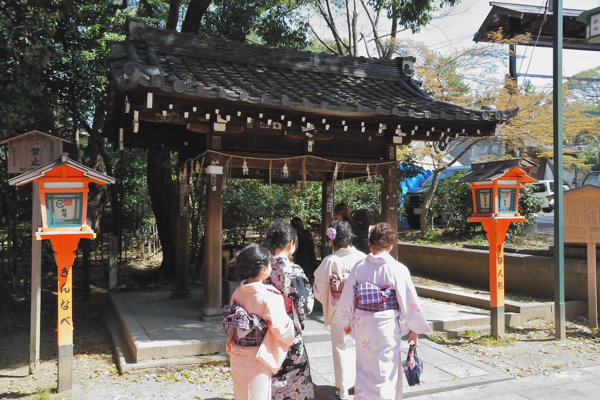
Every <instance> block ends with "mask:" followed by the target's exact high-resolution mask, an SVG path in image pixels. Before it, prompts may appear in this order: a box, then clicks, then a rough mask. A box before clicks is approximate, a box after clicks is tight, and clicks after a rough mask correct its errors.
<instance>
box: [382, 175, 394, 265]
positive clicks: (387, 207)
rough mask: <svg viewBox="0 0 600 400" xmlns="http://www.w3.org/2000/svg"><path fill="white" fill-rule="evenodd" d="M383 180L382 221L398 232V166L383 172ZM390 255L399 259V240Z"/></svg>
mask: <svg viewBox="0 0 600 400" xmlns="http://www.w3.org/2000/svg"><path fill="white" fill-rule="evenodd" d="M382 177H383V180H382V182H381V221H383V222H387V223H388V224H390V226H391V227H392V229H393V230H394V232H395V233H396V235H397V234H398V166H397V165H396V164H392V165H390V166H389V167H388V168H386V169H385V170H384V172H383V175H382ZM390 255H391V256H392V257H394V258H395V259H396V260H397V259H398V241H397V240H396V243H394V247H393V248H392V250H391V251H390Z"/></svg>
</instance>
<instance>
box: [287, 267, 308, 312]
mask: <svg viewBox="0 0 600 400" xmlns="http://www.w3.org/2000/svg"><path fill="white" fill-rule="evenodd" d="M290 275H291V276H289V277H288V279H289V280H290V287H289V288H288V290H286V294H287V296H288V297H289V298H291V299H292V300H294V306H295V307H296V311H297V312H298V317H299V319H300V321H304V319H305V318H306V317H307V316H308V314H310V313H311V312H312V310H313V306H314V303H315V297H314V295H313V292H312V287H311V286H310V281H309V280H308V278H307V277H306V275H305V274H304V271H303V270H302V268H301V267H300V266H298V265H294V267H293V273H292V274H290Z"/></svg>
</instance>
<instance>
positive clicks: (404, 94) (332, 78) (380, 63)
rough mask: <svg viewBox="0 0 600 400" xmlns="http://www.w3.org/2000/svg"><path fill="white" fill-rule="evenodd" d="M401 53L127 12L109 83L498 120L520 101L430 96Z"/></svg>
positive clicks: (273, 102) (297, 104)
mask: <svg viewBox="0 0 600 400" xmlns="http://www.w3.org/2000/svg"><path fill="white" fill-rule="evenodd" d="M401 63H402V60H401V59H394V60H384V59H370V58H364V57H351V56H335V55H328V54H322V53H311V52H302V51H296V50H287V49H280V48H271V47H266V46H258V45H249V44H242V43H236V42H229V41H226V40H221V39H213V38H209V37H202V36H197V35H191V34H183V33H179V32H174V31H170V30H165V29H162V28H157V27H154V26H151V25H149V24H147V23H145V22H144V21H141V20H137V19H133V18H131V19H128V23H127V40H126V41H124V42H112V43H111V44H110V68H111V73H112V75H113V82H115V83H116V84H117V87H118V88H119V89H120V90H122V91H126V90H131V89H133V88H135V86H136V85H138V84H139V85H142V86H145V87H148V88H153V89H160V90H162V91H164V92H176V93H180V94H182V95H188V96H193V97H200V98H207V99H210V98H215V99H217V98H218V99H221V100H226V101H227V100H228V101H232V102H241V103H250V104H255V105H267V106H276V107H282V108H288V109H295V110H299V111H309V112H315V111H325V112H332V113H337V114H345V115H357V116H358V115H369V114H370V115H381V116H391V117H394V116H397V117H400V118H407V117H408V118H416V119H431V120H438V119H441V120H457V121H474V122H475V121H476V122H479V123H480V124H481V123H482V122H483V123H484V124H486V125H487V124H489V130H488V133H489V132H493V131H494V128H495V126H496V124H498V123H501V122H504V121H506V120H507V119H509V118H510V117H511V116H513V115H515V114H516V113H517V111H518V108H515V109H511V110H507V111H497V110H495V109H493V107H492V109H488V110H482V109H471V108H464V107H461V106H457V105H453V104H448V103H443V102H439V101H436V100H434V99H432V98H431V97H430V96H428V95H427V94H426V93H425V91H424V90H422V89H421V88H420V86H419V85H418V83H417V82H416V81H414V80H413V79H412V78H411V77H409V76H405V75H403V72H402V65H401Z"/></svg>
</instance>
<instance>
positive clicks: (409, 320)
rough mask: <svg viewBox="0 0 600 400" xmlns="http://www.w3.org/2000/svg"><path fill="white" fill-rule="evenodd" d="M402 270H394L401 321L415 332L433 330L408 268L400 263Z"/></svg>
mask: <svg viewBox="0 0 600 400" xmlns="http://www.w3.org/2000/svg"><path fill="white" fill-rule="evenodd" d="M398 264H399V266H400V268H394V270H395V271H396V273H395V274H394V279H395V281H396V282H395V286H396V291H397V298H398V303H399V305H400V315H401V320H404V323H405V324H406V326H407V327H408V329H410V330H411V331H413V332H416V333H425V332H429V331H430V330H431V329H430V327H429V324H428V323H427V320H426V319H425V316H424V315H423V312H422V311H421V304H420V301H419V296H418V295H417V290H416V289H415V285H414V284H413V282H412V279H411V277H410V272H408V268H406V266H404V265H403V264H400V263H398Z"/></svg>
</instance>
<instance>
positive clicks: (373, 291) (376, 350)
mask: <svg viewBox="0 0 600 400" xmlns="http://www.w3.org/2000/svg"><path fill="white" fill-rule="evenodd" d="M397 240H398V239H397V236H396V234H395V232H394V231H393V230H392V227H391V226H390V225H389V224H387V223H385V222H380V223H379V224H377V225H375V226H374V227H372V229H371V232H370V233H369V247H370V249H371V253H370V254H369V255H368V256H367V258H365V259H364V261H361V262H359V263H358V264H356V266H355V267H354V269H353V270H352V272H350V276H349V277H348V279H347V280H346V284H345V286H344V290H343V291H342V296H341V297H340V301H339V302H338V307H337V312H336V314H335V322H336V323H338V324H340V325H343V326H346V328H344V331H345V332H346V333H352V337H354V339H355V340H356V385H355V387H354V398H355V399H356V400H371V399H381V400H393V399H395V400H399V399H402V378H401V377H402V374H403V372H402V368H401V360H400V342H401V338H402V336H404V335H406V334H408V333H410V334H409V337H408V341H409V343H410V342H413V343H414V345H415V347H416V346H417V339H418V335H419V334H420V333H425V332H428V331H429V325H428V324H427V321H426V320H425V317H424V316H423V314H422V313H421V307H420V305H419V298H418V296H417V292H416V290H415V287H414V285H413V283H412V280H411V278H410V273H409V272H408V269H407V268H406V267H405V266H404V265H403V264H401V263H399V262H398V261H396V260H394V258H392V256H390V254H389V251H390V250H391V249H392V246H393V245H394V243H395V242H396V241H397Z"/></svg>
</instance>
